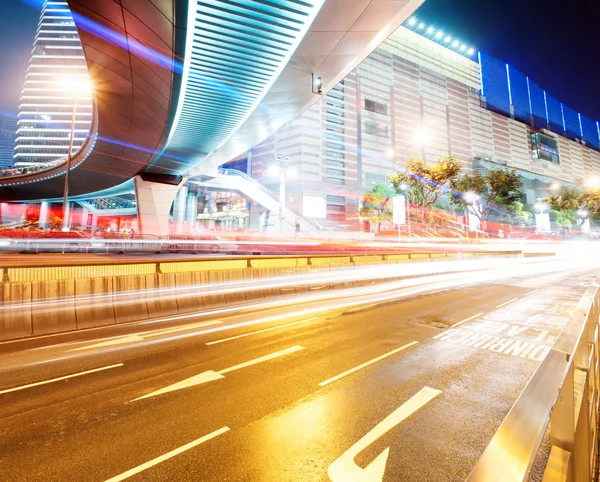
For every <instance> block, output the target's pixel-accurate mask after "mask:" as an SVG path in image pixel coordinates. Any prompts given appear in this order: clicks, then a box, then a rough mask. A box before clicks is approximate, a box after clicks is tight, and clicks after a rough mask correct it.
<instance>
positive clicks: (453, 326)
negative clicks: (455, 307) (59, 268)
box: [450, 312, 483, 328]
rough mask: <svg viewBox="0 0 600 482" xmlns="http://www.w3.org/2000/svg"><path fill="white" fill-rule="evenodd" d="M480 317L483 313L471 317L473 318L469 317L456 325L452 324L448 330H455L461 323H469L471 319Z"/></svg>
mask: <svg viewBox="0 0 600 482" xmlns="http://www.w3.org/2000/svg"><path fill="white" fill-rule="evenodd" d="M481 315H483V312H481V313H477V314H476V315H473V316H469V317H468V318H465V319H464V320H462V321H459V322H458V323H454V324H453V325H452V326H451V327H450V328H456V327H457V326H460V325H462V324H463V323H466V322H467V321H471V320H472V319H474V318H477V317H479V316H481Z"/></svg>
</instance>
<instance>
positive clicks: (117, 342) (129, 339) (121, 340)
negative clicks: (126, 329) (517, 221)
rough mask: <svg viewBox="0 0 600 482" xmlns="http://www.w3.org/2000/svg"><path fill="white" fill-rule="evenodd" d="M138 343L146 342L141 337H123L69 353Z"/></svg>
mask: <svg viewBox="0 0 600 482" xmlns="http://www.w3.org/2000/svg"><path fill="white" fill-rule="evenodd" d="M136 341H144V339H143V338H142V337H141V336H139V335H132V336H122V337H120V338H114V339H112V340H108V341H102V342H100V343H94V344H93V345H86V346H82V347H79V348H73V349H71V350H67V353H68V352H71V351H81V350H91V349H93V348H104V347H107V346H116V345H125V344H126V343H134V342H136Z"/></svg>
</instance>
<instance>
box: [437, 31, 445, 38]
mask: <svg viewBox="0 0 600 482" xmlns="http://www.w3.org/2000/svg"><path fill="white" fill-rule="evenodd" d="M443 36H444V32H438V33H436V34H435V38H436V39H441V38H442V37H443Z"/></svg>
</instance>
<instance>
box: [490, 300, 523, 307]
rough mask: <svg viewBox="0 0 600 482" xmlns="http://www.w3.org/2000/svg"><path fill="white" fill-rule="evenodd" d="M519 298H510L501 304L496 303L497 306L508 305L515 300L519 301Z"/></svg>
mask: <svg viewBox="0 0 600 482" xmlns="http://www.w3.org/2000/svg"><path fill="white" fill-rule="evenodd" d="M518 299H519V298H513V299H512V300H508V301H505V302H504V303H500V304H499V305H496V308H502V307H503V306H506V305H508V304H509V303H512V302H513V301H517V300H518Z"/></svg>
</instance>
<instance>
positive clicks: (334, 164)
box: [327, 159, 344, 167]
mask: <svg viewBox="0 0 600 482" xmlns="http://www.w3.org/2000/svg"><path fill="white" fill-rule="evenodd" d="M327 166H329V167H344V163H343V162H342V161H331V160H329V159H327Z"/></svg>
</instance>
